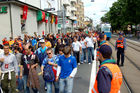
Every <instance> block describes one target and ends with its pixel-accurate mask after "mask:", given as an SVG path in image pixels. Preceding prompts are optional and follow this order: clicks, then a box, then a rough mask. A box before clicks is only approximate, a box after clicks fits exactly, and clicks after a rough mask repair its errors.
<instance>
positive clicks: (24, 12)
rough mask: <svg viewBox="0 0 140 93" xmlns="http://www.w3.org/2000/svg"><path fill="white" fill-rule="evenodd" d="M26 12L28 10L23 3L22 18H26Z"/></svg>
mask: <svg viewBox="0 0 140 93" xmlns="http://www.w3.org/2000/svg"><path fill="white" fill-rule="evenodd" d="M27 12H28V6H26V5H24V6H23V16H22V19H23V20H26V19H27Z"/></svg>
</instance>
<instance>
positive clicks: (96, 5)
mask: <svg viewBox="0 0 140 93" xmlns="http://www.w3.org/2000/svg"><path fill="white" fill-rule="evenodd" d="M82 1H83V2H84V6H85V7H84V9H85V16H88V17H90V18H92V19H93V22H94V25H96V24H98V23H99V22H100V18H101V17H102V16H103V15H104V14H105V13H106V12H101V11H103V10H107V11H109V7H111V6H112V4H113V3H114V2H115V1H117V0H94V2H91V0H82Z"/></svg>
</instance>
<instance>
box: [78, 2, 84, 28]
mask: <svg viewBox="0 0 140 93" xmlns="http://www.w3.org/2000/svg"><path fill="white" fill-rule="evenodd" d="M76 8H77V11H76V17H77V25H76V27H77V29H79V30H82V29H84V28H85V23H84V3H83V2H82V1H81V0H77V5H76Z"/></svg>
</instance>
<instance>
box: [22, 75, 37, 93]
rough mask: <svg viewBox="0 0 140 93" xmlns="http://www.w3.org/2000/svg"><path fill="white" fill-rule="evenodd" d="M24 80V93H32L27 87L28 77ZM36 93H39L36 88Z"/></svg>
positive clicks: (34, 89) (34, 90)
mask: <svg viewBox="0 0 140 93" xmlns="http://www.w3.org/2000/svg"><path fill="white" fill-rule="evenodd" d="M23 79H24V93H30V89H29V87H27V80H28V75H24V76H23ZM32 90H33V92H34V93H37V92H38V90H37V89H36V88H32Z"/></svg>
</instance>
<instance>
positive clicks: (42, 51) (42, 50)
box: [35, 39, 47, 66]
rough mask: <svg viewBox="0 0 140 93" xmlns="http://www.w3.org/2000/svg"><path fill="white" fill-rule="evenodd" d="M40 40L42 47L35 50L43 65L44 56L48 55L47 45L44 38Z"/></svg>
mask: <svg viewBox="0 0 140 93" xmlns="http://www.w3.org/2000/svg"><path fill="white" fill-rule="evenodd" d="M39 42H40V45H41V47H40V48H38V49H37V50H36V51H35V54H36V55H37V56H38V58H39V62H40V64H39V65H40V66H41V65H42V62H43V60H44V58H46V56H47V54H46V50H47V47H46V46H45V40H44V39H41V40H40V41H39Z"/></svg>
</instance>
